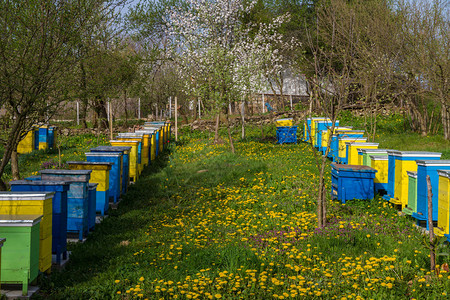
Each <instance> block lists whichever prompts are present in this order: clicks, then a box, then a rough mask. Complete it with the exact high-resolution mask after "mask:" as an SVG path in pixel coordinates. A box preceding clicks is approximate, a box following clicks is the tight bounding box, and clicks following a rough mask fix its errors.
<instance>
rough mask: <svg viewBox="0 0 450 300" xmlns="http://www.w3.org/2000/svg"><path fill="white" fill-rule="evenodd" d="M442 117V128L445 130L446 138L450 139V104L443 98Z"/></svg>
mask: <svg viewBox="0 0 450 300" xmlns="http://www.w3.org/2000/svg"><path fill="white" fill-rule="evenodd" d="M441 106H442V107H441V119H442V129H443V131H444V139H446V140H450V116H449V111H450V109H449V106H448V105H447V104H446V103H445V101H442V100H441Z"/></svg>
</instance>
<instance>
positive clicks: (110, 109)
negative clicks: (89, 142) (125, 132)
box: [108, 100, 113, 140]
mask: <svg viewBox="0 0 450 300" xmlns="http://www.w3.org/2000/svg"><path fill="white" fill-rule="evenodd" d="M108 103H109V114H108V115H109V132H110V137H111V140H112V139H113V118H112V104H111V100H109V101H108Z"/></svg>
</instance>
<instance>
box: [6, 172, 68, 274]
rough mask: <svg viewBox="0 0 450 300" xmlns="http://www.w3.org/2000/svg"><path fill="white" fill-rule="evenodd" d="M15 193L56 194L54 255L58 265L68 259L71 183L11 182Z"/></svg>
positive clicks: (53, 205)
mask: <svg viewBox="0 0 450 300" xmlns="http://www.w3.org/2000/svg"><path fill="white" fill-rule="evenodd" d="M10 185H11V191H13V192H55V195H54V196H53V200H52V253H53V254H56V263H57V264H58V265H59V264H60V263H61V254H62V256H63V259H66V258H67V192H68V191H69V187H70V185H69V183H68V182H65V181H43V180H33V181H30V180H16V181H11V182H10Z"/></svg>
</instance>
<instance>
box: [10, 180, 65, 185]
mask: <svg viewBox="0 0 450 300" xmlns="http://www.w3.org/2000/svg"><path fill="white" fill-rule="evenodd" d="M9 184H10V185H68V184H70V182H66V181H56V180H14V181H10V182H9Z"/></svg>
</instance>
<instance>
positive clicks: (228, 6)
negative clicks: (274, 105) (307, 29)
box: [166, 0, 287, 152]
mask: <svg viewBox="0 0 450 300" xmlns="http://www.w3.org/2000/svg"><path fill="white" fill-rule="evenodd" d="M254 5H255V1H252V2H249V3H245V2H244V1H242V0H191V1H190V2H188V3H186V6H182V7H180V8H172V9H170V10H169V11H168V12H167V20H166V25H167V35H168V36H169V40H170V42H171V45H172V48H171V53H170V55H171V57H172V58H173V59H174V60H175V61H176V62H177V64H178V66H179V76H180V77H181V78H182V79H183V81H184V86H185V88H186V92H187V93H189V94H191V95H193V96H194V97H200V96H203V99H202V100H203V101H204V102H205V101H206V102H207V106H208V107H209V108H210V110H211V111H212V112H213V113H216V114H217V122H216V141H217V131H218V125H219V115H220V112H221V111H224V112H225V113H226V116H227V121H228V122H227V123H228V136H229V139H230V145H231V149H232V151H233V152H234V147H233V141H232V138H231V133H230V126H229V115H228V110H227V107H228V105H229V104H230V103H232V102H234V101H236V100H237V99H242V97H243V96H244V95H249V94H251V93H253V92H255V91H256V90H258V89H259V88H261V86H262V85H263V83H264V82H265V81H264V79H265V75H266V74H267V70H268V66H269V65H271V64H272V65H274V66H276V67H275V68H279V67H280V66H278V63H279V62H280V61H282V59H280V57H279V56H280V55H281V54H279V51H278V50H277V49H276V47H275V45H276V43H277V42H278V41H280V40H282V35H281V34H279V33H278V31H277V29H278V28H279V26H281V24H282V23H283V21H284V20H285V19H286V18H287V16H282V17H279V18H277V19H275V20H274V21H273V22H272V23H269V24H264V25H262V24H261V25H256V24H248V23H245V22H244V17H245V15H246V14H249V13H250V11H251V9H252V8H253V7H254ZM274 66H271V67H272V68H273V67H274Z"/></svg>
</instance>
